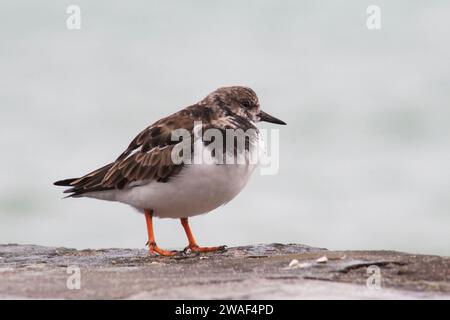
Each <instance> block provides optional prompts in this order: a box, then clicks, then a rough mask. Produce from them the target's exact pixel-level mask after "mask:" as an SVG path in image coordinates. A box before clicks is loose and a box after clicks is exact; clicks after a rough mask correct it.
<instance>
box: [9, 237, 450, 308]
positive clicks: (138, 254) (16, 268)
mask: <svg viewBox="0 0 450 320" xmlns="http://www.w3.org/2000/svg"><path fill="white" fill-rule="evenodd" d="M295 260H297V261H295ZM68 267H76V268H79V270H80V272H81V278H80V284H81V289H79V290H77V289H75V290H69V289H68V287H67V280H68V278H69V277H70V276H71V274H70V273H68V271H70V270H71V269H70V268H69V269H68ZM373 272H375V273H373ZM378 272H379V274H380V279H381V282H376V281H375V282H372V283H374V284H375V285H372V286H367V284H366V283H367V279H368V278H369V277H370V276H371V275H372V278H371V279H374V278H373V277H376V276H377V274H378ZM377 283H379V284H380V286H381V288H379V289H377V286H376V284H377ZM0 298H3V299H6V298H9V299H15V298H39V299H48V298H58V299H61V298H62V299H97V298H101V299H319V298H326V299H403V298H405V299H435V298H443V299H450V258H448V257H439V256H429V255H411V254H406V253H400V252H394V251H328V250H326V249H321V248H313V247H309V246H305V245H299V244H287V245H283V244H268V245H254V246H244V247H235V248H229V249H228V250H227V251H226V252H223V253H212V254H201V255H198V254H193V253H189V254H179V255H178V256H174V257H159V256H150V255H148V254H147V251H146V250H144V249H142V250H140V249H139V250H138V249H101V250H75V249H67V248H52V247H42V246H35V245H15V244H7V245H0Z"/></svg>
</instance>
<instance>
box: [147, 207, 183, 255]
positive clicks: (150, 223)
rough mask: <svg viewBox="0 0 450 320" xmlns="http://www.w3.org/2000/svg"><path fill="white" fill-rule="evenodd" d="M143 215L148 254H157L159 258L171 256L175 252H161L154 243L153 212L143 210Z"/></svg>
mask: <svg viewBox="0 0 450 320" xmlns="http://www.w3.org/2000/svg"><path fill="white" fill-rule="evenodd" d="M144 215H145V221H146V222H147V232H148V251H149V252H150V253H155V252H156V253H158V254H159V255H161V256H173V255H175V254H176V253H177V252H176V251H169V250H163V249H161V248H160V247H158V246H157V245H156V242H155V235H154V233H153V212H152V211H151V210H148V209H145V210H144Z"/></svg>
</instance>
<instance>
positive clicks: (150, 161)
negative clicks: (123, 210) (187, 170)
mask: <svg viewBox="0 0 450 320" xmlns="http://www.w3.org/2000/svg"><path fill="white" fill-rule="evenodd" d="M174 146H175V145H167V146H164V147H162V148H160V147H158V146H157V147H154V148H152V149H150V150H149V151H147V152H143V151H136V152H134V153H132V154H131V155H129V156H128V157H127V158H125V159H123V160H119V161H117V162H116V163H115V164H114V166H113V167H112V168H110V169H109V170H108V173H107V174H106V175H105V176H104V178H103V180H102V182H101V184H102V186H104V187H105V188H117V189H122V188H124V187H126V186H130V185H133V183H135V184H140V183H143V182H149V181H152V180H156V181H159V182H167V181H168V180H169V178H170V177H173V176H174V175H176V174H178V173H179V172H180V170H181V169H182V167H183V164H175V163H173V162H172V158H171V155H172V150H173V148H174Z"/></svg>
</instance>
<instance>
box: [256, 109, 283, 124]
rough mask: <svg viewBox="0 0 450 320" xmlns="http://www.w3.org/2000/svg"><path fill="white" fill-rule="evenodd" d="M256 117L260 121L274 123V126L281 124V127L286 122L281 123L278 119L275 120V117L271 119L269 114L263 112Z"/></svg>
mask: <svg viewBox="0 0 450 320" xmlns="http://www.w3.org/2000/svg"><path fill="white" fill-rule="evenodd" d="M258 116H259V119H260V121H265V122H270V123H276V124H283V125H285V124H286V122H284V121H281V120H280V119H277V118H275V117H272V116H271V115H270V114H268V113H265V112H264V111H260V112H259V114H258Z"/></svg>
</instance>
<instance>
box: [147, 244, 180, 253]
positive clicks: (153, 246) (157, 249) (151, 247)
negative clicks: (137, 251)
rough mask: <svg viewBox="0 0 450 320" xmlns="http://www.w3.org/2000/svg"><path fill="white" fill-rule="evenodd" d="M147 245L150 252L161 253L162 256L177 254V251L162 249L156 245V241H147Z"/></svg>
mask: <svg viewBox="0 0 450 320" xmlns="http://www.w3.org/2000/svg"><path fill="white" fill-rule="evenodd" d="M147 245H148V252H149V253H150V254H159V255H160V256H165V257H170V256H174V255H176V254H177V251H172V250H164V249H161V248H160V247H158V246H157V245H156V243H155V242H152V243H148V242H147Z"/></svg>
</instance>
